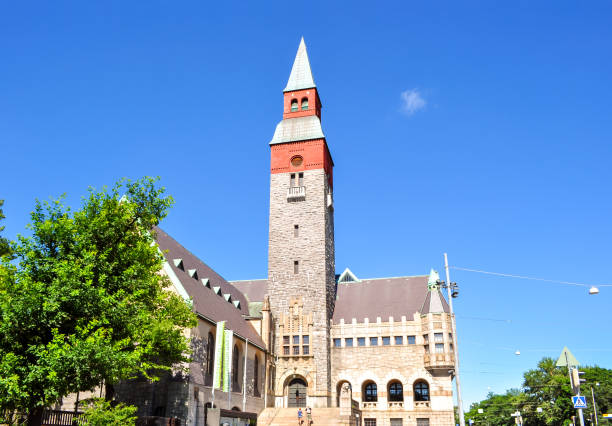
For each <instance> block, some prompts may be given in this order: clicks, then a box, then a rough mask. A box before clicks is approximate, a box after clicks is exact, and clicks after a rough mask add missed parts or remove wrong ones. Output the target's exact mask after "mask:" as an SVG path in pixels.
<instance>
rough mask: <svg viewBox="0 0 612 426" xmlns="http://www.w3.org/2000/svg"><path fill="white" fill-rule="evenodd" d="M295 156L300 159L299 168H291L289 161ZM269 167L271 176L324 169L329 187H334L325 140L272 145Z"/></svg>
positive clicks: (330, 162) (329, 156)
mask: <svg viewBox="0 0 612 426" xmlns="http://www.w3.org/2000/svg"><path fill="white" fill-rule="evenodd" d="M297 156H300V157H302V159H303V161H302V164H301V165H300V166H293V165H292V164H291V159H292V158H294V157H297ZM270 166H271V170H270V173H272V174H276V173H288V172H302V171H304V170H315V169H325V173H326V174H327V176H328V179H329V186H330V187H331V188H333V186H334V180H333V169H334V162H333V161H332V158H331V154H330V153H329V149H328V147H327V143H326V142H325V139H312V140H309V141H300V142H287V143H281V144H277V145H272V150H271V160H270Z"/></svg>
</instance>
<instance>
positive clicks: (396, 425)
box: [390, 419, 402, 426]
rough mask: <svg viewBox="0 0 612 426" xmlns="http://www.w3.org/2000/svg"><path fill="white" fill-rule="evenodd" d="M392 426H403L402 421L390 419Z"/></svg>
mask: <svg viewBox="0 0 612 426" xmlns="http://www.w3.org/2000/svg"><path fill="white" fill-rule="evenodd" d="M390 420H391V426H402V419H390Z"/></svg>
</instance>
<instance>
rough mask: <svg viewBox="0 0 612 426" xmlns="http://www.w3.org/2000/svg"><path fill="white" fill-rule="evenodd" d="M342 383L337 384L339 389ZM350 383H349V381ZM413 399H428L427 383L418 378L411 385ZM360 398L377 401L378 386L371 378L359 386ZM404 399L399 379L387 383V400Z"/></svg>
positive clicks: (402, 387) (366, 400)
mask: <svg viewBox="0 0 612 426" xmlns="http://www.w3.org/2000/svg"><path fill="white" fill-rule="evenodd" d="M341 385H342V383H340V384H339V385H338V389H340V387H341ZM349 385H350V383H349ZM412 390H413V393H414V400H415V401H429V384H428V383H427V382H426V381H425V380H423V379H419V380H417V381H415V382H414V384H413V385H412ZM361 400H362V401H364V402H377V401H378V386H377V385H376V383H375V382H374V381H372V380H366V381H365V382H363V385H362V387H361ZM403 400H404V386H403V385H402V383H401V382H400V381H399V380H391V381H390V382H389V383H387V401H390V402H400V401H403Z"/></svg>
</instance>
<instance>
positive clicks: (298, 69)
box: [283, 37, 317, 92]
mask: <svg viewBox="0 0 612 426" xmlns="http://www.w3.org/2000/svg"><path fill="white" fill-rule="evenodd" d="M311 87H317V86H316V85H315V83H314V79H313V78H312V71H311V70H310V61H309V60H308V53H306V43H304V37H302V40H301V41H300V47H298V51H297V55H295V61H293V67H292V68H291V75H290V76H289V81H287V87H285V90H283V92H290V91H292V90H301V89H310V88H311Z"/></svg>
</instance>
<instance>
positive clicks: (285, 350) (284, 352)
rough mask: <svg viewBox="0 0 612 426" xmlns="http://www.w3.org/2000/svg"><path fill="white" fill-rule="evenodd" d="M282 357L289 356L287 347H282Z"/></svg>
mask: <svg viewBox="0 0 612 426" xmlns="http://www.w3.org/2000/svg"><path fill="white" fill-rule="evenodd" d="M283 355H289V346H283Z"/></svg>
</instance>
